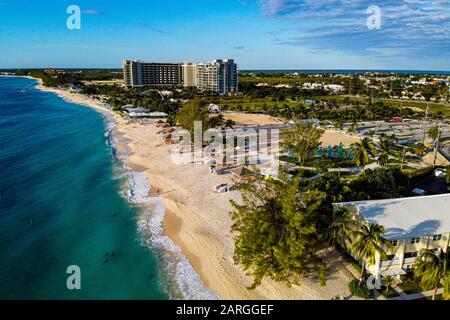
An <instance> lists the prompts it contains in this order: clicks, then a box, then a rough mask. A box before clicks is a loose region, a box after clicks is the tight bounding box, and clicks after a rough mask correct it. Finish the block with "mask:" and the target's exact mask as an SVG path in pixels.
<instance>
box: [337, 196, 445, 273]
mask: <svg viewBox="0 0 450 320" xmlns="http://www.w3.org/2000/svg"><path fill="white" fill-rule="evenodd" d="M333 206H334V208H335V210H337V209H339V208H342V207H345V208H347V209H348V210H349V211H350V212H351V213H352V214H353V215H354V218H355V219H356V220H359V221H361V222H362V223H377V224H379V225H381V226H383V227H384V229H385V239H387V240H389V241H390V242H391V243H392V248H391V249H389V250H387V252H386V253H387V254H388V259H387V260H386V261H382V260H381V259H380V257H379V256H378V257H376V262H375V264H373V265H368V266H367V267H366V269H367V270H368V271H369V272H370V273H371V274H372V275H374V276H400V275H403V274H406V273H407V272H409V271H412V270H413V269H414V264H415V262H416V259H417V257H418V256H419V255H420V251H421V250H423V249H435V250H442V251H444V252H447V250H449V238H450V194H442V195H435V196H427V197H412V198H399V199H388V200H370V201H357V202H346V203H335V204H333Z"/></svg>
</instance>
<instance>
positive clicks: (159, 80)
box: [123, 60, 182, 87]
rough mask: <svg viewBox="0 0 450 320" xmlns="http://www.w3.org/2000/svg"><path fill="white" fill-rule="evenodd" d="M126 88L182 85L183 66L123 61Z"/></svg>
mask: <svg viewBox="0 0 450 320" xmlns="http://www.w3.org/2000/svg"><path fill="white" fill-rule="evenodd" d="M123 76H124V82H125V86H126V87H144V86H176V85H181V84H182V73H181V64H179V63H153V62H143V61H138V60H124V61H123Z"/></svg>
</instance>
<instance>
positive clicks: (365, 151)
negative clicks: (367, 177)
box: [350, 137, 375, 167]
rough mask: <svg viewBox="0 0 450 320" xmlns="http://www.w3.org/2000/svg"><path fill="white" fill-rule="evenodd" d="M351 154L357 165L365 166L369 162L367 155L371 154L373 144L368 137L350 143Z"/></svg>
mask: <svg viewBox="0 0 450 320" xmlns="http://www.w3.org/2000/svg"><path fill="white" fill-rule="evenodd" d="M351 147H352V150H351V151H350V153H351V154H353V155H354V157H355V158H354V159H355V163H356V165H357V166H358V167H365V166H366V165H367V164H369V156H372V155H373V151H374V147H375V146H374V144H373V142H372V140H370V139H369V138H367V137H366V138H364V139H362V140H361V141H360V142H354V143H352V145H351Z"/></svg>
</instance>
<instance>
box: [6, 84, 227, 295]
mask: <svg viewBox="0 0 450 320" xmlns="http://www.w3.org/2000/svg"><path fill="white" fill-rule="evenodd" d="M13 77H15V76H13ZM17 77H22V78H27V79H32V80H36V81H38V84H37V85H36V86H35V88H36V89H38V90H40V91H43V92H49V93H53V94H56V95H57V96H59V97H61V98H62V99H64V100H66V101H68V102H70V103H74V104H78V105H81V106H84V107H88V108H91V109H94V110H95V111H97V112H98V113H100V114H101V115H102V116H104V117H105V120H106V123H109V124H110V125H109V126H108V125H107V128H106V129H107V131H108V132H107V133H105V135H106V134H107V135H108V138H109V145H110V147H111V149H112V152H113V156H114V158H115V160H116V161H118V163H120V164H121V165H122V167H123V168H124V169H125V170H126V171H127V172H128V173H129V174H130V178H129V179H130V181H129V183H128V184H129V187H128V188H129V190H128V193H129V201H130V203H131V204H133V205H144V206H145V207H146V208H145V209H144V210H138V211H139V213H138V215H139V216H138V217H137V218H138V226H137V227H138V228H139V232H140V233H142V232H146V233H147V234H146V239H145V240H146V245H149V246H150V247H152V248H156V249H158V250H161V251H164V252H162V253H161V255H162V259H163V261H162V262H163V264H164V263H167V265H165V266H162V267H163V270H164V271H165V272H167V273H168V274H171V273H179V274H175V275H174V276H175V277H182V278H181V279H180V278H176V279H169V278H168V277H167V276H166V275H165V276H164V278H165V279H166V280H167V282H168V283H167V285H168V286H169V288H172V289H175V292H171V293H170V296H171V297H172V298H175V299H177V296H178V295H179V294H180V292H181V295H182V296H181V297H178V298H182V299H218V297H217V296H216V295H215V294H214V293H213V292H209V289H208V288H202V286H204V285H203V283H194V287H196V288H198V289H199V291H201V292H200V293H199V294H198V295H196V294H195V292H191V290H187V289H186V287H187V286H189V283H184V282H186V278H187V279H188V280H187V281H189V280H191V279H192V280H193V281H195V282H198V281H199V280H200V278H199V279H196V277H199V275H198V274H197V273H195V269H194V268H193V267H192V266H191V265H189V263H190V262H189V261H190V260H191V259H189V258H188V257H186V256H184V251H185V250H186V249H187V248H186V247H185V248H184V249H185V250H183V248H180V246H179V245H178V243H177V242H175V241H172V237H169V236H168V235H167V234H166V232H165V227H164V225H165V221H166V215H167V214H169V215H171V213H170V212H169V211H168V210H167V209H166V208H165V206H164V203H163V201H161V200H162V199H161V198H160V197H159V192H160V190H161V189H160V188H158V187H156V186H154V185H153V184H152V182H151V180H150V179H149V178H148V177H146V176H145V175H144V174H143V172H144V171H145V170H147V168H146V167H144V166H142V165H138V164H134V163H132V162H131V161H130V159H129V157H130V155H132V154H133V152H132V148H130V147H129V144H130V143H131V142H132V141H131V140H128V141H122V139H121V138H122V136H125V139H127V138H126V134H123V133H122V132H121V131H120V126H119V122H120V121H118V120H119V119H120V120H122V118H121V117H120V116H119V115H117V114H115V113H114V112H113V111H112V110H111V109H110V108H107V107H106V106H105V105H104V104H103V103H102V102H100V101H96V100H93V99H92V98H90V97H88V96H84V95H81V94H78V93H75V92H70V91H68V90H66V89H59V88H50V87H45V86H43V83H42V80H41V79H38V78H33V77H30V76H17ZM136 176H140V177H145V181H141V182H140V184H141V185H140V186H139V185H137V183H136ZM142 184H145V185H144V186H142ZM147 187H148V190H146V191H143V190H142V189H144V190H145V188H147ZM140 193H141V194H140ZM141 211H143V212H141ZM149 211H150V212H149ZM172 226H173V227H176V225H175V224H173V225H170V226H169V227H172ZM158 237H161V239H157V238H158ZM164 238H166V239H164ZM174 255H178V257H174ZM166 259H171V260H173V261H166ZM183 264H185V265H184V266H183ZM170 268H172V269H173V270H167V269H170ZM190 269H192V270H190ZM180 271H181V272H180ZM180 273H181V274H180ZM200 281H201V280H200ZM174 286H175V287H176V288H174ZM174 295H175V296H174Z"/></svg>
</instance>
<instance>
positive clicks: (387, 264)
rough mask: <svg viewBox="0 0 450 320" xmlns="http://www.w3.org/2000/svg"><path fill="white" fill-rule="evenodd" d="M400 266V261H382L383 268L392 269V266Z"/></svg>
mask: <svg viewBox="0 0 450 320" xmlns="http://www.w3.org/2000/svg"><path fill="white" fill-rule="evenodd" d="M398 265H400V260H399V259H395V260H388V261H381V265H380V266H381V267H392V266H398Z"/></svg>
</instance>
